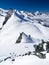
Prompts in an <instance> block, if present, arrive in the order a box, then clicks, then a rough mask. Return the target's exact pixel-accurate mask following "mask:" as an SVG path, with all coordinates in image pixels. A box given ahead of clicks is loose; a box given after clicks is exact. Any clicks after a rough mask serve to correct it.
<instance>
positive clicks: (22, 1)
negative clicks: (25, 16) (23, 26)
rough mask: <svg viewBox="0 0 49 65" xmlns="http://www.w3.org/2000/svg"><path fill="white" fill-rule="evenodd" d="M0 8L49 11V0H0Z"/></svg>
mask: <svg viewBox="0 0 49 65" xmlns="http://www.w3.org/2000/svg"><path fill="white" fill-rule="evenodd" d="M0 8H3V9H9V8H13V9H17V10H24V11H31V12H32V11H47V12H49V0H0Z"/></svg>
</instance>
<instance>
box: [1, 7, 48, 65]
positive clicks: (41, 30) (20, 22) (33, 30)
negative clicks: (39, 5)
mask: <svg viewBox="0 0 49 65" xmlns="http://www.w3.org/2000/svg"><path fill="white" fill-rule="evenodd" d="M0 14H1V15H0V59H4V57H5V58H6V57H9V56H10V53H11V54H13V53H14V54H16V55H17V56H19V55H23V54H25V53H28V51H31V52H33V51H34V50H35V49H34V47H33V45H34V44H39V43H40V42H41V40H45V41H47V40H49V13H48V14H47V13H41V14H40V13H39V12H36V13H30V12H24V11H18V10H12V9H10V10H4V9H1V8H0ZM3 23H4V25H3ZM47 24H48V25H47ZM22 32H23V34H22V40H21V42H20V43H16V40H17V39H18V37H19V36H20V33H22ZM29 35H30V36H31V38H29V37H28V36H29ZM47 56H48V54H47ZM13 58H16V60H15V62H14V63H13V64H14V65H16V64H17V65H27V64H29V65H30V64H31V65H32V64H34V65H39V63H40V64H41V63H42V65H48V64H49V62H48V60H49V56H48V57H47V58H46V59H39V58H38V57H36V56H34V55H31V56H24V57H23V58H22V57H18V58H17V57H15V56H14V57H13ZM11 62H12V61H11V59H8V60H6V61H3V62H2V63H0V65H3V64H4V65H8V64H10V65H12V64H11ZM35 62H36V63H35ZM43 62H45V63H43Z"/></svg>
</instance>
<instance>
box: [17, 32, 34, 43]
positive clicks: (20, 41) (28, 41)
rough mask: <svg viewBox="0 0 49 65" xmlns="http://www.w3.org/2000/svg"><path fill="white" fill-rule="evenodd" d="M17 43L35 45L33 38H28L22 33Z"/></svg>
mask: <svg viewBox="0 0 49 65" xmlns="http://www.w3.org/2000/svg"><path fill="white" fill-rule="evenodd" d="M16 43H33V40H32V39H31V36H30V35H29V36H27V35H26V34H25V33H24V32H22V33H20V36H19V37H18V39H17V41H16Z"/></svg>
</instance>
